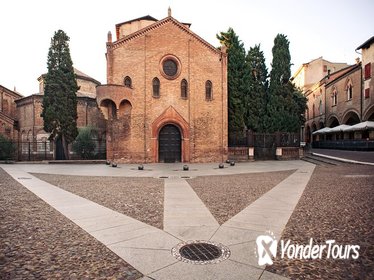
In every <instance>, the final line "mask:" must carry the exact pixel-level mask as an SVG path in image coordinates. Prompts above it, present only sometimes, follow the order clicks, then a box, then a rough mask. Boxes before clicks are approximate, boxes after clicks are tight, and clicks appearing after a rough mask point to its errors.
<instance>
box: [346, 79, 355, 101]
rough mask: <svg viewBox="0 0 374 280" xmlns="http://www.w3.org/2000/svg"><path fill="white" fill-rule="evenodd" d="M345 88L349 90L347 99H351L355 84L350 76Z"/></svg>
mask: <svg viewBox="0 0 374 280" xmlns="http://www.w3.org/2000/svg"><path fill="white" fill-rule="evenodd" d="M345 90H346V91H347V100H351V99H352V96H353V85H352V80H351V79H350V78H348V80H347V83H346V86H345Z"/></svg>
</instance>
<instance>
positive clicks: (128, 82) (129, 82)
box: [124, 76, 132, 88]
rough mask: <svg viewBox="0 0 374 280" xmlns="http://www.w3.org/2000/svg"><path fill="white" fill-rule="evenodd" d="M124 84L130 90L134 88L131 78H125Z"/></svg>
mask: <svg viewBox="0 0 374 280" xmlns="http://www.w3.org/2000/svg"><path fill="white" fill-rule="evenodd" d="M124 84H125V87H128V88H131V87H132V81H131V78H130V77H129V76H126V77H125V79H124Z"/></svg>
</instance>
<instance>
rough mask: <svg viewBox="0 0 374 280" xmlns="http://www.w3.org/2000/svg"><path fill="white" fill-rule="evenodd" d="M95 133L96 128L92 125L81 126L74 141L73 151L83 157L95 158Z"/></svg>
mask: <svg viewBox="0 0 374 280" xmlns="http://www.w3.org/2000/svg"><path fill="white" fill-rule="evenodd" d="M94 133H95V130H94V129H93V128H91V127H84V128H80V129H79V134H78V136H77V138H75V141H74V142H73V151H74V152H75V153H76V154H78V155H79V156H80V157H81V158H83V159H93V158H94V157H95V148H96V143H95V140H94V139H93V134H94Z"/></svg>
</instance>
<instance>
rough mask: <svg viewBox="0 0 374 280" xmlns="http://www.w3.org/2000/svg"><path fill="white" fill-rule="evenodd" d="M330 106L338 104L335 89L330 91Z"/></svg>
mask: <svg viewBox="0 0 374 280" xmlns="http://www.w3.org/2000/svg"><path fill="white" fill-rule="evenodd" d="M331 97H332V106H336V104H338V91H337V90H336V87H334V88H333V90H332V96H331Z"/></svg>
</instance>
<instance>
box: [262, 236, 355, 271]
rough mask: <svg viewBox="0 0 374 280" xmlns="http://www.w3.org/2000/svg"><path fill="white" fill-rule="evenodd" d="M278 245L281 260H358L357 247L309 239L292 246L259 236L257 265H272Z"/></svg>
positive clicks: (285, 242)
mask: <svg viewBox="0 0 374 280" xmlns="http://www.w3.org/2000/svg"><path fill="white" fill-rule="evenodd" d="M278 243H279V245H280V251H279V253H280V254H279V257H280V258H281V259H284V258H288V259H300V260H301V259H311V260H315V259H354V260H356V259H358V257H359V256H360V253H359V250H360V246H359V245H348V244H346V245H342V244H337V243H336V241H335V240H333V239H330V240H326V241H325V242H324V243H322V244H316V243H315V241H314V240H313V238H310V240H309V242H308V243H307V244H294V243H291V240H287V241H284V240H280V241H279V242H277V240H276V238H275V236H274V235H273V234H269V235H259V236H258V237H257V239H256V253H257V257H258V265H272V264H273V260H272V259H273V258H276V257H277V247H278Z"/></svg>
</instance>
